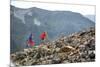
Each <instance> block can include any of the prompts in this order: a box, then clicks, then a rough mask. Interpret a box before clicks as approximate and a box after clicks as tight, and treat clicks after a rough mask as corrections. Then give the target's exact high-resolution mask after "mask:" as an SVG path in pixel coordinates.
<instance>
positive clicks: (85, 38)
mask: <svg viewBox="0 0 100 67" xmlns="http://www.w3.org/2000/svg"><path fill="white" fill-rule="evenodd" d="M11 60H12V61H13V62H14V64H15V65H18V66H19V65H20V66H30V65H44V64H61V63H77V62H93V61H95V28H94V27H91V28H90V29H87V30H84V31H81V32H78V33H73V34H71V35H69V36H62V37H60V38H59V39H56V40H55V41H52V42H47V43H45V44H43V45H41V46H37V47H35V48H28V49H24V50H22V51H19V52H15V53H13V54H11Z"/></svg>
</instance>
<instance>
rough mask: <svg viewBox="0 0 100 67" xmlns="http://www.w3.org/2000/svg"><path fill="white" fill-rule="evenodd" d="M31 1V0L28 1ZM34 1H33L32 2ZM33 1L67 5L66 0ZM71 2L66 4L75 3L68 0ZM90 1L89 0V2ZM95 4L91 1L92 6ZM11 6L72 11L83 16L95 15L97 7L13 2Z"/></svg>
mask: <svg viewBox="0 0 100 67" xmlns="http://www.w3.org/2000/svg"><path fill="white" fill-rule="evenodd" d="M26 1H29V0H26ZM30 1H32V0H30ZM33 1H42V2H48V1H49V2H58V3H59V2H60V3H65V2H64V1H65V0H33ZM68 1H69V2H66V3H74V2H73V0H68ZM74 1H78V2H77V4H80V3H82V2H81V1H80V0H74ZM88 1H89V0H88ZM88 1H87V2H86V3H84V2H83V4H87V3H88ZM92 3H93V2H92V1H91V3H90V5H91V4H92ZM11 4H12V5H14V6H16V7H19V8H31V7H38V8H42V9H46V10H51V11H55V10H59V11H62V10H63V11H72V12H78V13H81V14H83V15H88V14H91V15H95V7H94V6H90V5H70V4H54V3H40V2H23V1H14V0H12V1H11Z"/></svg>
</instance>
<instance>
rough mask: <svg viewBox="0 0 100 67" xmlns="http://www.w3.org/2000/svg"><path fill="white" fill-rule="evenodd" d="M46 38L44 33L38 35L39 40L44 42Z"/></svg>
mask: <svg viewBox="0 0 100 67" xmlns="http://www.w3.org/2000/svg"><path fill="white" fill-rule="evenodd" d="M45 38H46V32H43V33H41V34H40V39H41V40H44V39H45Z"/></svg>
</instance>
